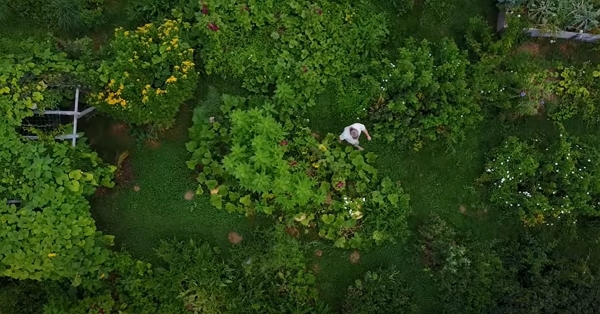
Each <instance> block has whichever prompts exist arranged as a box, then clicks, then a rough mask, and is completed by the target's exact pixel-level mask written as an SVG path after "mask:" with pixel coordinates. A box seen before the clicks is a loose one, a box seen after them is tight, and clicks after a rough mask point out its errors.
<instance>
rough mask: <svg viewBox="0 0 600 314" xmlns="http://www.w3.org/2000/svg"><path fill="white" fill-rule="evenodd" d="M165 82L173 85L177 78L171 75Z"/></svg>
mask: <svg viewBox="0 0 600 314" xmlns="http://www.w3.org/2000/svg"><path fill="white" fill-rule="evenodd" d="M165 82H166V83H175V82H177V78H176V77H174V76H173V75H171V77H169V78H168V79H167V80H166V81H165Z"/></svg>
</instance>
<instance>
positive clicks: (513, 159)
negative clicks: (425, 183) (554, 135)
mask: <svg viewBox="0 0 600 314" xmlns="http://www.w3.org/2000/svg"><path fill="white" fill-rule="evenodd" d="M599 156H600V155H599V151H598V150H597V149H596V148H595V147H593V146H590V145H585V144H583V143H579V142H578V141H577V140H575V139H569V137H568V136H567V134H566V133H565V132H564V129H562V130H561V134H560V139H559V141H558V142H557V143H551V144H549V145H548V146H546V147H544V146H543V145H542V144H541V143H538V142H537V140H536V141H535V142H533V143H532V142H530V141H523V140H519V139H518V138H516V137H510V138H508V139H507V140H506V141H505V142H504V144H502V146H500V147H499V148H497V149H496V150H495V151H494V153H493V154H492V157H491V159H490V160H489V161H488V162H487V164H486V166H485V168H486V170H485V173H484V174H483V176H482V177H481V179H480V181H481V182H483V183H487V184H488V185H489V186H490V190H491V191H490V202H491V203H492V204H494V205H496V206H498V207H499V208H501V209H504V210H507V211H509V212H511V213H518V215H519V217H520V218H521V220H522V221H523V223H524V224H525V225H528V226H535V225H540V224H553V223H554V222H556V221H557V220H566V221H572V222H575V220H576V217H577V216H578V215H584V216H598V214H599V212H598V204H600V203H599V201H600V199H599V198H600V181H599V178H598V171H599V170H600V169H598V164H597V162H596V160H597V158H598V157H599Z"/></svg>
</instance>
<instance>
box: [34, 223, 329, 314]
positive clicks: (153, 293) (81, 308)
mask: <svg viewBox="0 0 600 314" xmlns="http://www.w3.org/2000/svg"><path fill="white" fill-rule="evenodd" d="M254 236H255V238H251V239H245V240H244V242H242V243H240V244H239V245H238V246H237V247H235V248H231V249H230V250H229V251H228V252H227V253H228V254H227V255H226V256H224V255H223V254H221V252H220V250H219V249H217V248H213V247H211V246H210V245H208V244H206V243H204V242H202V243H196V242H194V241H192V240H189V241H186V242H176V241H165V242H161V244H160V246H159V249H158V250H157V253H158V256H159V257H160V260H161V265H162V266H161V267H152V266H151V265H150V264H148V263H144V262H142V261H139V260H134V259H133V258H131V257H130V256H129V255H127V254H126V253H116V254H112V255H111V258H110V260H109V263H107V266H108V269H109V270H110V271H109V272H107V273H106V275H105V276H101V278H100V282H101V283H102V285H101V286H98V287H95V288H94V289H87V290H84V289H80V290H79V291H77V296H78V297H77V298H68V297H67V291H66V290H67V289H68V287H67V286H63V287H58V288H57V289H53V290H52V293H51V298H50V299H51V301H50V302H49V304H47V305H46V307H45V312H44V313H46V314H55V313H56V314H58V313H73V314H80V313H81V314H83V313H89V311H90V310H94V311H95V312H100V313H112V312H115V311H123V312H126V313H164V314H171V313H188V312H191V313H236V314H237V313H317V314H320V313H327V312H328V310H327V307H326V306H323V304H322V303H321V302H320V301H319V299H318V295H317V290H316V283H315V282H316V279H315V276H314V275H313V274H312V272H311V271H309V270H308V269H307V267H306V266H307V261H306V258H305V256H304V253H303V251H302V247H301V245H300V243H299V242H297V241H295V240H294V239H292V238H290V237H289V236H287V235H286V234H285V232H284V231H283V228H281V227H279V228H277V229H276V230H274V229H269V230H261V231H259V232H258V233H257V234H254ZM248 240H250V241H248ZM103 275H104V274H103ZM94 280H96V279H94Z"/></svg>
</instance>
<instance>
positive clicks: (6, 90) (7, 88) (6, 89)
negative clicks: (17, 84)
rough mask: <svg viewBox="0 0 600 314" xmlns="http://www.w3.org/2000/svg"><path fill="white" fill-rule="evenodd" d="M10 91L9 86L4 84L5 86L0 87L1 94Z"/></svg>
mask: <svg viewBox="0 0 600 314" xmlns="http://www.w3.org/2000/svg"><path fill="white" fill-rule="evenodd" d="M8 93H10V88H9V87H8V86H4V87H3V88H0V95H2V94H8Z"/></svg>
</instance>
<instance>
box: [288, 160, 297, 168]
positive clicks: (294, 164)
mask: <svg viewBox="0 0 600 314" xmlns="http://www.w3.org/2000/svg"><path fill="white" fill-rule="evenodd" d="M297 165H298V162H297V161H295V160H294V161H292V162H290V166H292V167H295V166H297Z"/></svg>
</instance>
